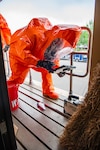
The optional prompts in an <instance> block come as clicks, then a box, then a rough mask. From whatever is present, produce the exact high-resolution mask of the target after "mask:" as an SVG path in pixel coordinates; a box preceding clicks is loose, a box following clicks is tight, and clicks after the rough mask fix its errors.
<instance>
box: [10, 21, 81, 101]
mask: <svg viewBox="0 0 100 150" xmlns="http://www.w3.org/2000/svg"><path fill="white" fill-rule="evenodd" d="M80 33H81V29H80V27H78V26H68V25H55V26H53V25H52V24H51V23H50V21H49V20H48V19H47V18H33V19H32V20H31V21H30V22H29V24H28V25H27V26H25V27H23V28H21V29H19V30H17V31H16V32H15V33H14V34H13V35H12V37H11V44H10V50H9V59H10V67H11V71H12V74H11V77H10V78H9V81H13V82H15V83H16V84H22V83H23V81H24V79H25V77H26V75H27V73H28V71H29V69H30V68H32V69H34V70H36V71H39V72H41V75H42V89H43V94H44V95H47V96H49V97H50V98H53V99H57V98H58V95H57V94H54V86H53V81H52V74H51V73H49V72H48V70H46V69H43V68H41V67H37V62H38V61H39V60H44V53H45V52H46V49H47V48H48V46H49V45H50V44H51V43H52V41H53V40H54V39H57V38H61V39H63V41H64V45H63V47H66V46H70V47H72V48H74V47H75V46H76V43H77V41H78V39H79V36H80ZM54 63H55V64H56V65H59V62H58V60H55V61H54Z"/></svg>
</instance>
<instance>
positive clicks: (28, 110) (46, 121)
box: [20, 101, 64, 137]
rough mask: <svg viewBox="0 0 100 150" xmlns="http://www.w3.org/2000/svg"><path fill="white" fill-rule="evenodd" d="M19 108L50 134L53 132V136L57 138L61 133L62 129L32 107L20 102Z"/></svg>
mask: <svg viewBox="0 0 100 150" xmlns="http://www.w3.org/2000/svg"><path fill="white" fill-rule="evenodd" d="M20 108H21V110H23V111H24V112H25V113H27V114H28V115H29V116H30V117H31V118H32V119H34V120H35V121H37V122H38V123H39V124H41V125H42V126H45V128H47V129H48V130H49V131H50V132H53V134H55V135H56V136H58V137H59V135H60V134H61V132H62V131H63V129H64V127H62V126H61V125H59V124H58V123H57V122H55V121H54V120H51V119H50V118H48V117H47V116H45V115H44V114H42V113H41V112H39V111H38V110H36V109H34V108H33V107H31V106H29V105H27V104H26V103H24V102H23V101H20ZM55 127H56V128H55Z"/></svg>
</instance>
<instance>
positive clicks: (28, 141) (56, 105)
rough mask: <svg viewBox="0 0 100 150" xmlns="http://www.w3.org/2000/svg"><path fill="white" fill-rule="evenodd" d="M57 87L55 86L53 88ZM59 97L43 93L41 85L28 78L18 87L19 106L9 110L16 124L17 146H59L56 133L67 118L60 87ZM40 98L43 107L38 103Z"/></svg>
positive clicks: (48, 149) (52, 149)
mask: <svg viewBox="0 0 100 150" xmlns="http://www.w3.org/2000/svg"><path fill="white" fill-rule="evenodd" d="M56 90H57V89H56ZM59 93H60V98H59V100H51V99H49V98H45V97H43V96H42V92H41V87H39V86H37V85H36V84H35V83H32V84H31V85H30V84H29V83H28V82H25V83H24V84H22V85H21V86H20V88H19V99H18V101H19V108H18V109H17V110H16V111H14V112H12V117H13V122H14V124H15V125H16V126H17V127H18V131H17V133H16V140H17V147H18V150H58V149H59V136H60V135H61V133H62V132H63V129H64V127H65V125H66V124H67V122H68V116H67V115H65V114H64V113H63V111H64V110H63V109H64V108H63V107H64V99H65V98H66V97H65V95H64V96H63V95H62V91H60V90H59ZM39 101H43V102H44V103H45V106H46V110H44V111H42V110H40V109H39V108H38V107H37V103H38V102H39Z"/></svg>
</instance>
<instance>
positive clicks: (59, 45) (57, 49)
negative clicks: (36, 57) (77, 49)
mask: <svg viewBox="0 0 100 150" xmlns="http://www.w3.org/2000/svg"><path fill="white" fill-rule="evenodd" d="M72 51H73V49H72V48H71V47H64V40H63V39H62V38H56V39H55V40H53V41H52V43H51V44H50V46H49V47H48V48H47V49H46V51H45V53H44V60H47V61H52V62H53V61H55V60H59V59H60V58H62V57H63V56H65V55H68V54H70V53H71V52H72Z"/></svg>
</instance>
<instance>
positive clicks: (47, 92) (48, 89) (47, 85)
mask: <svg viewBox="0 0 100 150" xmlns="http://www.w3.org/2000/svg"><path fill="white" fill-rule="evenodd" d="M41 74H42V89H43V95H44V96H46V97H49V98H51V99H54V100H57V99H58V98H59V96H58V94H57V93H56V92H55V91H54V86H53V82H52V74H51V73H48V71H45V72H41Z"/></svg>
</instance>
